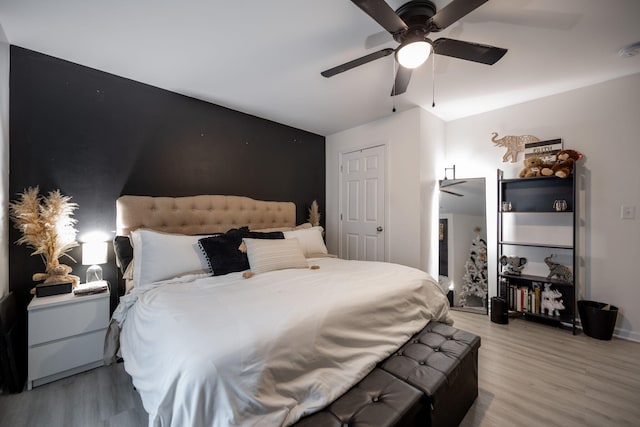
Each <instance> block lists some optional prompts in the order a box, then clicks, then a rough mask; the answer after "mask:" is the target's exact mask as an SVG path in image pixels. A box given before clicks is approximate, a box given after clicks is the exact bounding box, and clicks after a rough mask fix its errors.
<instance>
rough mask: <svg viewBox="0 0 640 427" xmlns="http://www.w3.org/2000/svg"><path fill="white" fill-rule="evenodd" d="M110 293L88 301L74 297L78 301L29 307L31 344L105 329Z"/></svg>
mask: <svg viewBox="0 0 640 427" xmlns="http://www.w3.org/2000/svg"><path fill="white" fill-rule="evenodd" d="M108 295H109V294H108V293H107V294H105V297H103V298H92V299H86V300H85V299H83V297H73V298H74V299H77V300H78V301H77V302H76V301H75V300H74V301H73V302H70V303H68V304H62V305H51V306H48V305H47V306H43V307H38V309H33V310H30V312H29V346H33V345H36V344H40V343H43V342H48V341H55V340H59V339H62V338H66V337H70V336H73V335H78V334H82V333H85V332H91V331H95V330H97V329H104V327H105V326H106V325H107V324H108V323H109V298H108ZM87 298H89V297H87Z"/></svg>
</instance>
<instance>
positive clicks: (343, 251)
mask: <svg viewBox="0 0 640 427" xmlns="http://www.w3.org/2000/svg"><path fill="white" fill-rule="evenodd" d="M385 167H386V166H385V147H384V146H378V147H372V148H366V149H363V150H358V151H353V152H350V153H344V154H342V159H341V162H340V171H341V174H340V176H341V190H342V201H341V214H340V218H341V221H340V223H341V235H340V257H341V258H344V259H355V260H361V261H384V260H385V239H384V235H385V231H384V227H385V209H384V207H385V171H386V169H385Z"/></svg>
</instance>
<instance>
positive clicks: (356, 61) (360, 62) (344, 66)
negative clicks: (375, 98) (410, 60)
mask: <svg viewBox="0 0 640 427" xmlns="http://www.w3.org/2000/svg"><path fill="white" fill-rule="evenodd" d="M393 52H394V49H391V48H390V47H389V48H386V49H382V50H379V51H377V52H373V53H370V54H369V55H365V56H363V57H361V58H358V59H354V60H353V61H349V62H345V63H344V64H342V65H338V66H337V67H333V68H329V69H328V70H324V71H323V72H321V73H320V74H322V75H323V76H324V77H333V76H335V75H336V74H340V73H344V72H345V71H348V70H350V69H352V68H355V67H359V66H360V65H364V64H366V63H367V62H371V61H375V60H376V59H379V58H384V57H385V56H389V55H391V54H392V53H393Z"/></svg>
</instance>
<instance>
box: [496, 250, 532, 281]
mask: <svg viewBox="0 0 640 427" xmlns="http://www.w3.org/2000/svg"><path fill="white" fill-rule="evenodd" d="M500 264H502V266H503V268H502V272H503V273H504V274H510V275H512V276H520V275H521V274H522V270H524V266H525V265H526V264H527V259H526V258H521V257H519V256H506V255H502V256H501V257H500Z"/></svg>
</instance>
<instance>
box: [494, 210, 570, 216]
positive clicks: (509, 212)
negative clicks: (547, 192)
mask: <svg viewBox="0 0 640 427" xmlns="http://www.w3.org/2000/svg"><path fill="white" fill-rule="evenodd" d="M500 213H501V214H503V215H507V214H521V215H522V214H526V215H531V214H554V215H561V214H573V211H572V210H566V211H560V212H559V211H554V210H548V211H513V210H512V211H500Z"/></svg>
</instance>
